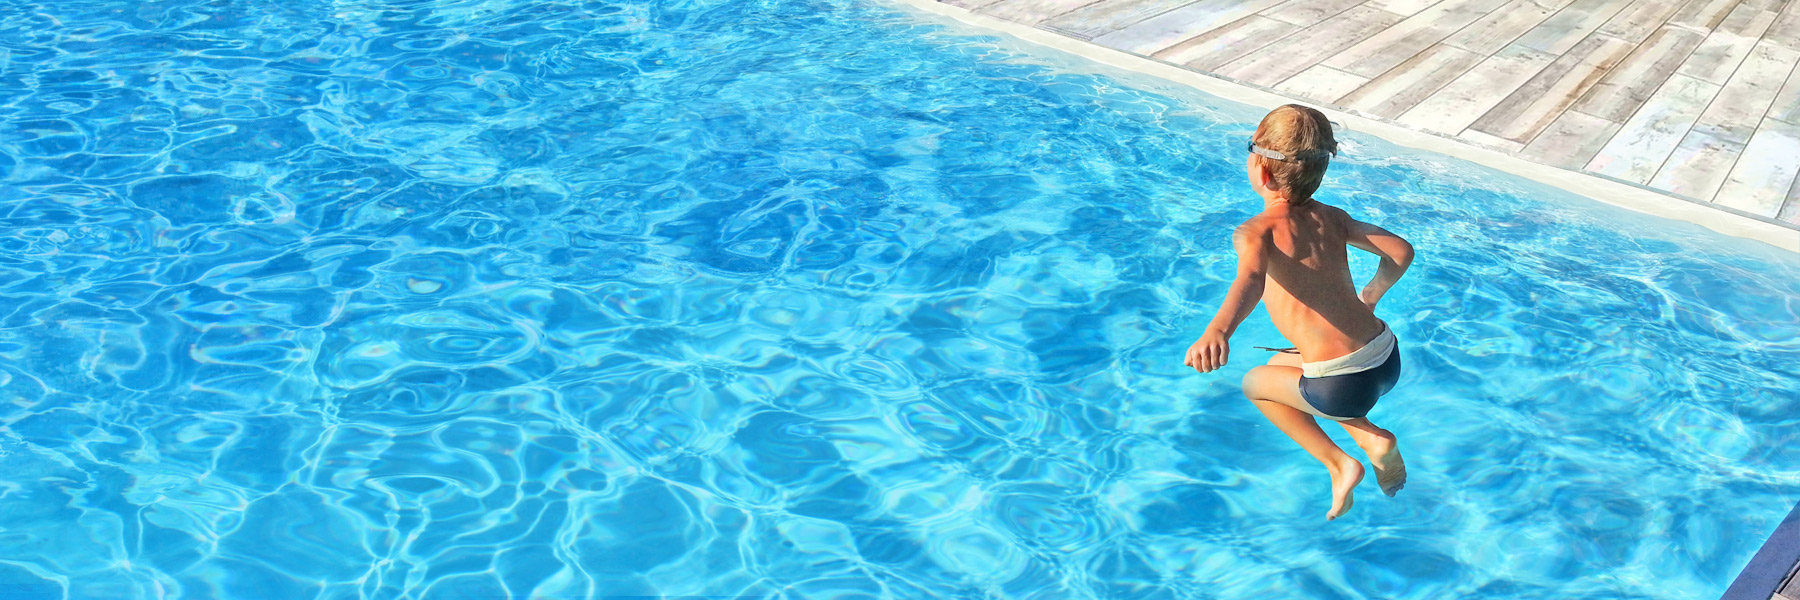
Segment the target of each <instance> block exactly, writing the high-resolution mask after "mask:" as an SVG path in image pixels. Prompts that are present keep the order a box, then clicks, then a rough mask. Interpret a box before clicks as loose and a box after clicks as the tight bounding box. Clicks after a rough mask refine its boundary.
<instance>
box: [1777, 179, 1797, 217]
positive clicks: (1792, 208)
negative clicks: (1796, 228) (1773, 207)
mask: <svg viewBox="0 0 1800 600" xmlns="http://www.w3.org/2000/svg"><path fill="white" fill-rule="evenodd" d="M1775 218H1777V219H1780V220H1782V221H1786V222H1788V223H1793V224H1795V225H1800V178H1795V179H1794V185H1793V187H1790V188H1788V197H1787V204H1785V205H1782V207H1781V214H1780V215H1777V216H1776V217H1775Z"/></svg>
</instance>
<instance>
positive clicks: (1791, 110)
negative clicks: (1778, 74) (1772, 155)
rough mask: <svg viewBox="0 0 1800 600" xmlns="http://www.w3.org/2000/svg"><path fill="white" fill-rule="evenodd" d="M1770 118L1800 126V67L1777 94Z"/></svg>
mask: <svg viewBox="0 0 1800 600" xmlns="http://www.w3.org/2000/svg"><path fill="white" fill-rule="evenodd" d="M1794 4H1800V0H1794ZM1778 45H1779V44H1778ZM1782 48H1788V46H1782ZM1768 116H1769V118H1771V119H1777V120H1781V121H1787V122H1789V123H1794V124H1796V125H1800V67H1795V68H1794V70H1793V72H1791V73H1789V74H1788V79H1787V83H1786V84H1784V85H1782V86H1781V91H1780V92H1779V93H1777V94H1775V102H1774V103H1772V104H1770V105H1769V114H1768Z"/></svg>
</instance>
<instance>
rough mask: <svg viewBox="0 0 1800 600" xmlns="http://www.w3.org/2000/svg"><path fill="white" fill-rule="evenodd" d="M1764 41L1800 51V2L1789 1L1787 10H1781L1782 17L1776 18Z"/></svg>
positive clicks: (1765, 34)
mask: <svg viewBox="0 0 1800 600" xmlns="http://www.w3.org/2000/svg"><path fill="white" fill-rule="evenodd" d="M1763 39H1766V40H1769V41H1771V42H1775V43H1777V44H1781V47H1783V48H1787V49H1789V50H1800V0H1788V3H1787V8H1784V9H1782V10H1781V16H1779V17H1776V18H1775V24H1774V25H1770V26H1769V31H1768V32H1766V33H1764V34H1763Z"/></svg>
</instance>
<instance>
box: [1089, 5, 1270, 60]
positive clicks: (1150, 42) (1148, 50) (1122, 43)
mask: <svg viewBox="0 0 1800 600" xmlns="http://www.w3.org/2000/svg"><path fill="white" fill-rule="evenodd" d="M1282 2H1283V0H1200V1H1199V2H1195V3H1193V4H1189V5H1187V6H1183V7H1181V8H1178V9H1175V10H1172V11H1169V12H1166V13H1163V14H1160V15H1157V16H1155V17H1151V18H1149V19H1145V20H1143V21H1140V22H1138V23H1137V24H1135V25H1132V26H1130V27H1126V28H1124V29H1120V30H1118V31H1114V32H1112V33H1108V34H1106V35H1102V36H1097V37H1095V38H1094V39H1093V42H1094V43H1096V44H1099V45H1102V46H1106V47H1108V48H1116V49H1119V50H1124V51H1126V52H1132V53H1136V54H1144V55H1148V54H1152V53H1155V52H1157V51H1159V50H1162V49H1164V48H1168V47H1170V46H1173V45H1175V44H1179V43H1181V41H1182V40H1186V39H1188V38H1192V37H1194V36H1197V35H1201V34H1204V33H1206V32H1208V31H1212V30H1214V29H1217V28H1219V27H1223V26H1225V25H1226V24H1229V23H1231V22H1232V21H1236V20H1238V19H1242V18H1244V17H1247V16H1250V15H1253V14H1256V13H1257V12H1259V11H1261V10H1263V9H1266V8H1270V7H1273V6H1275V5H1277V4H1280V3H1282Z"/></svg>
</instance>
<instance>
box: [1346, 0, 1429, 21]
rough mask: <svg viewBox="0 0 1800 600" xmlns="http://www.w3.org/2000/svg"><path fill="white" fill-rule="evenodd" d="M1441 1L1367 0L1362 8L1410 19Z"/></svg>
mask: <svg viewBox="0 0 1800 600" xmlns="http://www.w3.org/2000/svg"><path fill="white" fill-rule="evenodd" d="M1441 1H1442V0H1369V2H1368V3H1367V4H1364V5H1363V6H1367V7H1369V8H1379V9H1381V10H1385V11H1388V12H1391V13H1394V14H1396V15H1400V16H1403V17H1410V16H1413V15H1416V14H1419V11H1422V10H1425V9H1427V8H1431V7H1433V6H1436V5H1437V4H1438V3H1439V2H1441Z"/></svg>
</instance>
